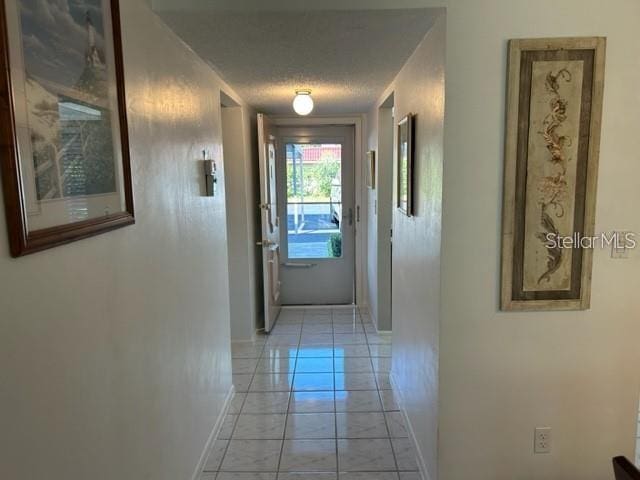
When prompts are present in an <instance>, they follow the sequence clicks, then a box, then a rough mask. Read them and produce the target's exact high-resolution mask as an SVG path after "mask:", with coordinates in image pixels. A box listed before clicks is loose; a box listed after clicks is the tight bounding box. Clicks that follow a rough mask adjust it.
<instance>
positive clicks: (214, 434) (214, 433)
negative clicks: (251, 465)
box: [191, 385, 236, 480]
mask: <svg viewBox="0 0 640 480" xmlns="http://www.w3.org/2000/svg"><path fill="white" fill-rule="evenodd" d="M235 394H236V389H235V387H234V386H233V385H231V388H230V389H229V393H227V397H226V398H225V399H224V404H223V405H222V411H221V412H220V415H218V418H217V419H216V423H215V424H214V425H213V429H212V430H211V433H210V434H209V438H208V439H207V442H206V443H205V445H204V450H203V451H202V455H200V460H199V461H198V465H197V466H196V469H195V471H194V472H193V475H192V476H191V480H200V476H201V475H202V470H204V467H205V465H206V464H207V458H209V454H210V453H211V449H212V448H213V444H214V443H215V441H216V438H218V434H219V433H220V430H221V429H222V425H223V424H224V419H225V417H226V416H227V412H228V411H229V407H231V401H232V400H233V397H234V396H235Z"/></svg>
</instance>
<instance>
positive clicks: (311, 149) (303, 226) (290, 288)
mask: <svg viewBox="0 0 640 480" xmlns="http://www.w3.org/2000/svg"><path fill="white" fill-rule="evenodd" d="M277 137H278V142H277V143H278V210H279V211H280V212H283V213H282V214H283V218H282V222H283V223H282V227H283V228H281V229H280V244H281V245H282V260H281V267H282V268H281V272H280V280H281V296H282V304H284V305H339V304H351V303H353V302H354V277H355V221H356V219H355V207H354V203H355V200H354V199H355V195H354V190H355V188H354V184H355V179H354V171H355V168H354V163H355V155H354V128H353V127H351V126H326V127H325V126H320V127H318V126H313V127H280V128H279V129H278V133H277ZM285 212H286V213H285Z"/></svg>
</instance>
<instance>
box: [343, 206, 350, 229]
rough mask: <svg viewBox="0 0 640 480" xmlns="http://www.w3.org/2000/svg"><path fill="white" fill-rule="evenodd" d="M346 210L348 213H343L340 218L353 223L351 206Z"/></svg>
mask: <svg viewBox="0 0 640 480" xmlns="http://www.w3.org/2000/svg"><path fill="white" fill-rule="evenodd" d="M348 211H349V213H347V214H346V215H343V216H342V218H347V219H349V225H353V208H350V209H349V210H348Z"/></svg>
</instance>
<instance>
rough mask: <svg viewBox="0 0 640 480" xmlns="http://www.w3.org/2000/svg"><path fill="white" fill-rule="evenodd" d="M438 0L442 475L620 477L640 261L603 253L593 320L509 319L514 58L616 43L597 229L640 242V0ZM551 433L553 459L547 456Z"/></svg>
mask: <svg viewBox="0 0 640 480" xmlns="http://www.w3.org/2000/svg"><path fill="white" fill-rule="evenodd" d="M428 3H432V4H434V5H440V4H443V3H444V4H445V6H447V7H448V8H447V70H446V79H447V80H446V85H447V95H446V105H447V106H446V127H445V132H446V133H445V168H444V223H443V258H442V266H443V270H442V271H443V286H442V292H443V295H442V307H443V310H442V325H441V336H440V355H441V356H440V367H441V368H440V379H441V384H440V432H441V437H440V438H441V442H440V476H439V478H440V480H458V479H462V478H474V479H476V480H513V479H514V478H518V479H558V480H562V479H581V480H591V479H593V480H596V479H605V478H612V473H611V467H610V460H611V457H613V456H614V455H616V454H624V455H627V456H628V457H629V458H633V453H634V452H633V445H634V436H635V435H634V429H635V427H636V418H637V402H638V390H639V386H640V349H639V348H638V341H639V340H640V322H639V321H638V320H639V315H640V296H638V293H637V285H638V283H640V268H639V267H640V255H638V252H637V251H636V252H634V253H633V254H632V256H631V258H630V259H628V260H612V259H610V258H609V255H608V252H606V251H597V252H595V258H594V269H593V290H592V292H593V294H592V308H591V309H590V310H589V311H585V312H539V313H515V312H512V313H501V312H499V311H498V297H499V281H500V274H499V258H500V216H501V210H502V209H501V203H502V180H503V179H502V164H503V159H504V156H503V150H504V148H503V141H504V118H505V117H504V112H505V89H506V80H505V79H506V50H507V40H508V39H509V38H527V37H547V36H582V35H600V36H606V37H608V45H607V63H606V74H605V76H606V80H605V94H604V118H603V126H602V149H601V154H600V175H599V189H598V190H599V192H598V202H597V204H598V205H597V219H596V231H608V230H612V229H616V228H617V229H628V230H634V231H636V232H640V217H639V216H638V214H637V212H638V207H639V206H640V189H639V188H638V176H640V162H639V160H640V158H639V153H638V152H640V135H638V131H639V130H640V93H639V90H638V85H640V37H639V36H638V28H637V27H638V21H639V20H640V2H638V1H637V0H615V1H610V2H606V3H603V2H601V1H599V0H562V1H557V0H539V1H537V2H529V1H524V0H518V1H514V0H486V1H482V2H478V1H476V0H455V1H450V2H441V1H439V2H428ZM394 354H395V351H394ZM540 425H542V426H550V427H552V428H553V446H552V453H551V454H550V455H533V451H532V450H533V430H534V427H536V426H540Z"/></svg>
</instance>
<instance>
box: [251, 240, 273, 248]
mask: <svg viewBox="0 0 640 480" xmlns="http://www.w3.org/2000/svg"><path fill="white" fill-rule="evenodd" d="M276 244H277V243H276V242H272V241H271V240H262V241H261V242H256V245H258V246H259V247H271V246H273V245H276Z"/></svg>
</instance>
